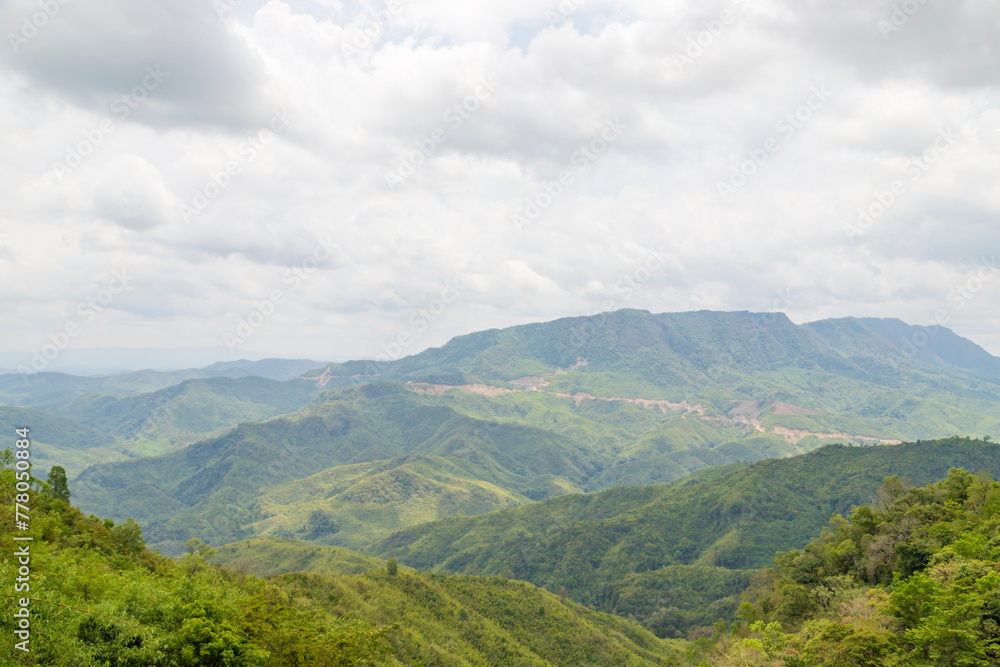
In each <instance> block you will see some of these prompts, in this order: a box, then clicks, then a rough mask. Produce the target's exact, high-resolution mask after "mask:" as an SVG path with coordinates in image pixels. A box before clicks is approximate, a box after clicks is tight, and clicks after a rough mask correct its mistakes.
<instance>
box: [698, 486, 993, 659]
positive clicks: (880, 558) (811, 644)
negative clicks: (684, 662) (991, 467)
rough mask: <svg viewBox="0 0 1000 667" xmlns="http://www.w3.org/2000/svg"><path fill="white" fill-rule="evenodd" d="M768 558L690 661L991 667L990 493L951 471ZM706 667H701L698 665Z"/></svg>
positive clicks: (891, 489)
mask: <svg viewBox="0 0 1000 667" xmlns="http://www.w3.org/2000/svg"><path fill="white" fill-rule="evenodd" d="M879 501H880V502H879V503H878V504H877V505H874V506H871V507H867V506H866V507H859V508H857V509H855V510H854V512H853V513H852V514H851V516H850V521H848V520H846V519H844V518H843V517H841V516H839V515H838V516H834V518H833V521H831V523H830V525H829V526H828V527H827V528H826V529H825V530H824V531H823V535H822V536H821V537H819V538H817V539H815V540H813V541H811V542H810V543H809V544H808V545H805V547H804V548H803V549H802V550H801V551H799V550H796V551H790V552H786V553H781V554H778V555H777V556H776V557H775V559H774V563H773V565H772V566H771V567H770V568H768V569H767V570H766V571H765V572H764V573H763V574H762V576H760V577H758V578H757V579H756V580H755V583H754V585H753V587H752V588H751V589H750V590H749V591H747V593H746V596H745V601H744V604H743V605H742V608H741V611H740V616H741V618H742V620H743V621H744V622H742V623H738V624H735V625H734V626H733V628H732V630H731V632H729V633H725V634H723V633H721V632H719V633H717V634H716V636H715V638H714V642H713V643H712V645H711V646H705V647H702V648H703V649H704V650H700V651H698V652H697V653H699V654H700V655H692V656H691V658H692V660H699V659H705V660H706V662H707V663H708V664H719V665H723V664H725V665H733V664H743V665H747V664H757V665H764V664H769V665H770V664H774V665H777V664H784V665H801V666H802V667H821V666H825V665H880V666H881V665H889V666H893V665H900V666H901V665H941V666H942V667H943V666H946V665H948V666H951V665H997V664H1000V650H998V648H1000V624H998V620H1000V615H998V610H1000V576H998V574H997V571H998V569H1000V549H998V547H997V543H998V540H1000V535H998V533H997V516H998V512H1000V484H997V483H996V482H994V481H993V480H992V479H991V478H990V476H989V475H986V474H977V475H972V474H971V473H970V472H967V471H964V470H959V469H952V470H951V471H949V473H948V476H947V478H946V479H944V480H943V481H941V482H938V483H936V484H931V485H928V486H926V487H923V488H907V485H905V484H904V483H902V482H901V481H900V480H899V479H898V478H895V477H892V478H889V479H887V480H886V482H885V484H884V486H883V487H882V489H881V493H880V495H879ZM702 664H706V663H702Z"/></svg>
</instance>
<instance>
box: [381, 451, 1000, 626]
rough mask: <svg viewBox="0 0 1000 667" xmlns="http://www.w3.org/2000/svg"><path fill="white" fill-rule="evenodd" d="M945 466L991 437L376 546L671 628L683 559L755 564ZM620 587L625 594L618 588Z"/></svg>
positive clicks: (726, 478)
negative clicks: (887, 485) (885, 488)
mask: <svg viewBox="0 0 1000 667" xmlns="http://www.w3.org/2000/svg"><path fill="white" fill-rule="evenodd" d="M950 467H963V468H966V469H970V470H987V471H990V470H995V471H1000V445H997V444H994V443H990V442H983V441H974V440H967V439H950V440H942V441H936V442H921V443H914V444H907V445H900V446H891V447H861V448H859V447H844V446H839V445H831V446H828V447H824V448H822V449H819V450H817V451H815V452H812V453H810V454H805V455H802V456H797V457H793V458H789V459H779V460H768V461H762V462H759V463H755V464H750V465H745V466H736V467H733V468H723V469H709V470H707V471H705V472H704V473H699V474H696V475H694V476H693V477H691V478H689V479H685V480H682V481H680V482H677V483H674V484H672V485H664V486H652V487H633V488H619V489H612V490H609V491H604V492H601V493H597V494H593V495H570V496H561V497H558V498H552V499H549V500H546V501H544V502H541V503H536V504H532V505H527V506H524V507H519V508H516V509H512V510H503V511H499V512H493V513H490V514H486V515H481V516H475V517H467V518H460V519H446V520H442V521H437V522H433V523H429V524H423V525H420V526H416V527H413V528H410V529H407V530H404V531H401V532H399V533H397V534H395V535H393V536H392V537H390V538H389V539H387V540H385V541H384V542H383V543H382V544H380V545H379V546H378V547H377V548H376V549H375V553H376V554H377V555H379V556H382V557H390V556H391V557H396V558H399V560H400V562H402V563H405V564H407V565H410V566H412V567H416V568H420V569H434V570H449V571H454V572H464V573H470V572H475V573H478V574H490V575H502V576H508V577H513V578H517V579H523V580H525V581H530V582H532V583H535V584H537V585H539V586H543V587H546V588H548V589H550V590H554V589H559V588H561V587H565V588H566V590H567V592H568V594H569V595H570V596H571V597H572V598H573V599H575V600H577V601H579V602H582V603H584V604H592V605H596V606H597V608H598V609H601V610H603V611H610V612H614V613H619V614H624V615H628V614H635V615H636V616H637V617H638V618H640V620H642V621H643V622H644V623H646V624H648V625H649V626H650V627H655V628H656V629H657V631H658V632H661V633H662V634H667V635H671V634H675V633H678V632H681V631H683V630H684V629H685V627H684V626H683V621H684V619H683V616H684V612H688V611H691V608H690V607H689V608H687V609H685V608H682V607H681V605H680V604H678V603H683V602H684V595H677V594H675V593H674V591H675V590H676V589H677V588H678V585H679V582H683V581H684V579H685V577H686V575H685V572H686V570H685V569H684V568H686V567H691V566H694V567H696V568H712V567H717V568H718V567H721V568H725V569H727V570H732V571H734V572H736V573H737V574H738V573H739V571H742V570H746V569H748V568H751V569H752V568H758V567H761V566H763V565H765V564H767V563H768V562H770V560H771V558H772V557H773V556H774V553H775V552H776V551H784V550H788V549H791V548H797V547H801V546H802V545H804V544H805V543H806V542H807V541H808V540H809V538H810V537H813V536H815V535H817V534H818V533H819V530H820V528H822V526H823V525H824V524H825V523H826V521H827V519H828V518H829V516H830V514H831V513H832V512H840V513H846V512H848V511H849V510H850V508H851V507H852V506H854V505H861V504H865V503H868V502H870V501H871V500H872V499H873V498H874V494H875V493H876V491H877V490H878V488H879V487H880V485H881V482H882V480H883V479H884V478H885V477H887V476H889V475H899V476H900V477H905V478H907V479H909V480H910V481H912V482H913V483H916V484H923V483H927V482H928V481H930V480H934V479H938V478H940V477H942V476H944V475H945V474H947V471H948V469H949V468H950ZM707 574H709V575H710V574H711V573H710V572H709V573H707ZM705 575H706V572H705V571H704V570H694V571H692V572H691V576H692V577H695V576H701V577H703V578H704V577H705ZM709 579H710V580H717V577H715V578H713V577H711V576H710V577H709ZM744 583H745V580H744ZM711 585H712V586H715V585H716V584H711ZM627 590H631V591H632V593H630V594H629V595H631V598H630V597H629V595H624V597H623V594H624V593H625V591H627ZM718 590H720V591H722V592H725V591H726V590H729V591H732V587H730V588H728V589H727V588H726V587H725V586H723V587H721V588H719V589H718ZM636 591H639V592H641V595H637V594H636ZM709 592H711V591H709ZM713 594H714V593H713ZM730 594H731V593H730ZM685 595H687V594H685ZM688 597H689V598H690V595H689V596H688ZM712 601H713V600H712V599H711V596H708V597H706V598H704V599H699V600H698V601H697V602H698V604H697V605H696V606H697V607H700V608H702V609H704V608H706V607H708V605H709V603H711V602H712ZM735 604H736V599H735V598H732V599H730V600H729V607H728V608H720V609H717V611H721V612H724V613H722V614H720V615H722V616H725V615H731V614H732V613H733V612H734V611H735ZM661 607H663V608H667V609H669V608H670V607H677V611H676V613H675V616H676V618H675V619H674V621H675V623H674V624H673V625H671V624H670V623H669V622H668V621H669V620H670V619H664V618H658V617H657V612H658V610H659V609H660V608H661ZM700 620H701V621H702V622H705V621H707V622H708V623H710V622H712V621H714V620H715V619H712V618H702V619H700ZM679 622H680V623H681V624H678V623H679ZM706 624H707V623H706Z"/></svg>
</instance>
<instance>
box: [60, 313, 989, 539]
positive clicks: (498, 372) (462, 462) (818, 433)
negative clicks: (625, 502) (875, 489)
mask: <svg viewBox="0 0 1000 667" xmlns="http://www.w3.org/2000/svg"><path fill="white" fill-rule="evenodd" d="M874 322H875V323H874V324H873V323H872V322H869V321H861V320H857V321H828V322H827V323H825V324H824V323H814V324H811V325H800V326H797V325H795V324H793V323H791V322H790V321H789V320H788V319H787V318H785V317H784V316H782V315H779V314H759V313H758V314H753V313H713V312H698V313H669V314H661V315H652V314H650V313H647V312H642V311H631V310H624V311H618V312H615V313H607V314H604V315H600V316H594V317H590V318H567V319H563V320H556V321H554V322H548V323H542V324H535V325H525V326H520V327H512V328H510V329H505V330H502V331H496V330H494V331H486V332H480V333H477V334H472V335H469V336H463V337H459V338H456V339H454V340H453V341H451V342H450V343H448V344H447V345H445V346H444V347H442V348H438V349H431V350H427V351H425V352H422V353H421V354H418V355H414V356H413V357H407V358H405V359H401V360H399V361H395V362H387V363H382V364H375V363H374V362H349V363H347V364H335V365H330V366H328V367H327V368H325V369H321V370H319V371H313V372H311V373H309V374H307V377H306V378H303V379H301V380H297V381H294V382H292V383H285V384H284V385H282V387H288V386H292V385H295V383H301V385H298V386H299V387H300V388H301V387H302V386H303V385H306V386H310V385H311V383H313V382H314V383H315V384H317V385H323V386H325V387H326V389H327V392H326V393H324V394H323V395H322V396H320V397H319V398H318V399H317V400H316V401H315V402H314V403H313V404H312V405H310V406H308V407H305V408H303V409H302V410H300V411H299V412H297V413H295V414H294V415H290V416H288V417H287V418H286V419H285V420H283V421H280V422H266V423H263V424H243V425H241V426H240V427H239V428H237V429H235V430H233V431H231V432H228V433H224V434H221V435H218V437H213V438H209V439H207V440H205V441H203V442H200V443H197V444H196V445H194V446H192V447H190V448H189V450H188V451H185V452H184V453H175V454H171V455H170V456H166V457H164V458H157V459H150V460H148V461H131V462H122V463H117V464H113V465H103V466H101V467H98V468H94V469H91V470H88V471H86V472H85V473H84V474H83V475H81V476H80V478H79V479H78V480H76V481H75V482H74V484H77V485H80V486H81V492H80V495H79V498H80V500H81V503H82V504H83V506H84V507H85V508H86V509H87V510H88V511H93V512H97V513H100V514H102V515H106V516H111V517H113V518H115V519H122V518H125V517H128V516H134V517H135V518H136V519H137V520H139V521H140V522H142V523H143V525H145V526H146V527H147V529H148V534H149V536H150V539H151V541H152V543H154V544H156V545H157V546H159V547H160V548H163V549H165V550H168V551H170V552H176V551H177V550H178V549H179V548H180V545H181V544H183V542H184V541H185V540H186V539H188V538H189V537H191V536H194V535H201V536H203V537H205V538H206V539H209V540H211V541H212V542H213V543H216V544H219V543H223V542H227V541H231V540H236V539H243V538H247V537H253V536H258V537H260V536H267V537H295V538H300V539H301V538H304V539H310V540H314V541H317V542H320V543H324V544H332V545H337V546H344V547H350V548H355V549H365V548H368V547H370V546H371V545H372V544H374V543H375V542H377V541H378V540H379V539H382V538H383V537H385V536H387V535H388V534H390V533H391V532H393V531H396V530H400V529H403V528H406V527H408V526H411V525H415V524H419V523H421V522H426V521H431V520H436V519H440V518H445V517H449V516H462V515H475V514H481V513H484V512H488V511H492V510H496V509H502V508H509V507H512V506H515V505H519V504H524V503H527V502H530V501H538V500H542V499H545V498H548V497H552V496H555V495H559V494H564V493H575V492H580V491H585V492H592V491H599V490H603V489H607V488H612V487H617V486H630V485H643V484H652V483H662V482H670V481H674V480H677V479H681V478H683V477H685V476H686V475H689V474H691V473H692V472H695V471H697V470H700V469H702V468H705V467H706V466H713V465H724V464H727V463H733V462H741V461H759V460H761V459H764V458H768V457H786V456H793V455H797V454H802V453H804V452H808V451H811V450H813V449H815V448H817V447H819V446H821V445H822V444H824V443H829V442H852V441H853V442H856V443H865V444H875V443H898V442H901V441H902V440H904V439H922V438H928V437H944V436H947V435H950V434H953V433H959V434H971V433H996V432H1000V383H998V382H995V381H992V380H990V379H988V378H986V377H979V376H977V375H975V374H972V373H970V372H966V371H967V370H968V369H963V367H961V364H966V363H968V362H969V359H973V358H979V357H976V354H973V353H972V352H969V350H970V349H971V348H970V347H969V346H972V344H971V343H968V341H966V343H967V344H965V343H963V344H962V345H960V346H959V347H961V349H962V350H964V352H963V353H962V355H965V356H962V355H958V356H956V355H955V354H952V355H951V356H948V353H947V349H946V348H947V347H948V346H944V345H943V343H942V345H938V343H937V342H935V345H936V346H937V347H934V348H933V349H934V350H936V352H935V354H936V355H937V357H936V358H938V359H940V360H941V362H940V363H939V364H937V365H933V364H929V363H923V362H921V361H917V360H914V359H909V358H907V356H906V355H904V354H903V353H902V351H901V349H900V348H899V346H896V345H894V344H893V343H892V342H891V338H892V336H895V335H896V333H898V332H896V330H895V329H892V327H890V326H889V325H885V323H882V325H878V326H876V325H877V324H878V321H874ZM879 326H881V329H880V328H879ZM887 332H889V333H887ZM892 332H896V333H892ZM953 338H957V337H953ZM934 340H935V341H944V342H947V341H948V340H951V343H954V342H955V341H954V340H952V339H949V338H948V336H946V335H945V334H944V333H940V332H939V334H938V335H937V336H936V337H935V339H934ZM951 343H949V345H951ZM926 347H931V346H930V345H928V346H926ZM972 347H974V346H972ZM976 349H978V348H976ZM980 352H981V355H980V356H982V355H986V353H985V352H982V351H981V350H980ZM966 353H968V354H966ZM977 354H978V353H977ZM969 355H971V356H969ZM986 357H989V355H986ZM989 358H991V359H992V357H989ZM948 359H951V361H947V360H948ZM946 363H947V364H950V365H949V366H948V367H947V368H945V367H944V366H943V365H945V364H946ZM307 380H308V381H307ZM215 382H216V383H217V384H218V381H215ZM229 382H237V383H238V382H245V383H247V384H254V383H257V384H259V383H263V382H265V381H263V380H240V381H229ZM208 385H209V381H200V384H199V383H188V384H186V385H180V386H178V387H174V388H171V389H169V390H165V391H166V393H167V394H170V393H171V392H177V393H178V395H179V396H184V398H183V399H181V398H178V399H176V400H178V401H181V400H186V401H188V403H187V404H186V405H188V406H189V411H188V414H189V415H192V414H197V413H198V412H199V411H203V412H204V411H208V412H209V413H210V415H209V416H214V418H215V419H216V420H215V421H214V422H210V423H208V422H206V423H207V424H208V425H215V426H217V425H220V424H224V423H226V420H227V419H228V420H230V423H231V422H232V421H234V420H235V418H237V417H239V415H241V414H244V413H242V412H240V411H241V410H250V409H251V408H257V407H259V406H258V405H256V404H255V403H254V401H256V400H258V399H256V398H255V397H253V396H249V397H248V398H246V400H242V399H241V400H236V401H234V397H233V396H232V395H229V394H224V393H222V392H219V391H216V390H214V389H213V391H214V392H215V393H214V394H212V395H211V396H208V397H205V396H201V395H199V394H198V393H197V392H194V391H193V390H191V394H190V395H188V394H185V393H184V392H185V391H188V389H186V388H192V387H207V386H208ZM338 385H345V386H343V387H341V388H339V389H337V388H336V387H337V386H338ZM346 385H357V386H354V387H348V386H346ZM331 388H332V389H331ZM302 391H303V392H305V391H306V390H304V389H303V390H302ZM262 393H265V394H267V396H268V397H269V396H270V395H271V393H272V392H262ZM220 394H221V398H217V396H219V395H220ZM299 398H301V397H299ZM155 400H160V399H154V398H153V397H142V396H140V397H131V398H127V399H117V400H115V401H110V400H108V399H103V398H102V399H97V398H85V399H77V401H76V402H74V403H72V404H71V408H73V410H74V411H73V412H72V413H71V414H73V415H74V416H76V417H77V418H80V419H89V420H92V423H95V424H97V423H100V424H101V425H102V426H103V428H106V429H109V430H111V431H114V432H120V433H123V434H128V433H134V432H135V430H136V429H137V428H140V427H141V424H142V421H141V420H140V419H133V418H132V410H133V408H134V406H140V407H141V406H142V405H151V404H155ZM172 400H173V399H172ZM91 401H93V402H94V404H95V405H96V404H100V405H101V406H102V409H101V410H96V411H94V414H93V415H92V416H87V413H88V407H87V406H88V405H90V404H91ZM231 401H234V402H231ZM213 402H217V403H218V406H219V407H213V406H214V405H216V403H213ZM293 403H294V402H293V401H292V402H287V403H284V404H282V405H281V406H280V407H276V408H275V409H274V410H273V411H272V412H271V413H269V414H277V413H279V412H281V411H283V410H285V409H286V408H288V407H290V406H291V405H292V404H293ZM247 404H252V405H250V406H248V405H247ZM136 409H138V408H136ZM213 410H214V412H213ZM146 412H148V410H146ZM139 414H140V415H141V414H145V412H143V410H139ZM264 414H268V413H264ZM258 418H259V417H258ZM97 420H102V421H100V422H98V421H97ZM116 420H117V421H116ZM188 421H190V422H195V423H196V420H194V419H188ZM201 427H207V426H205V425H203V426H201ZM171 428H174V434H175V435H176V433H177V432H178V431H180V432H181V435H182V436H183V437H186V438H187V439H186V440H183V442H184V443H186V442H188V441H190V439H191V438H193V437H194V436H193V434H192V432H191V431H192V430H194V429H189V430H188V431H183V430H181V429H180V427H177V426H172V427H171ZM115 429H118V430H117V431H115ZM130 429H131V430H130ZM176 437H181V436H176ZM163 451H164V449H163V448H162V447H161V448H156V447H150V448H148V449H147V452H148V453H161V452H163ZM272 462H273V463H272ZM306 478H308V479H306ZM314 514H315V517H317V519H316V521H321V522H322V526H323V527H322V529H317V528H316V526H315V525H314V524H313V523H310V522H311V518H310V517H313V516H314Z"/></svg>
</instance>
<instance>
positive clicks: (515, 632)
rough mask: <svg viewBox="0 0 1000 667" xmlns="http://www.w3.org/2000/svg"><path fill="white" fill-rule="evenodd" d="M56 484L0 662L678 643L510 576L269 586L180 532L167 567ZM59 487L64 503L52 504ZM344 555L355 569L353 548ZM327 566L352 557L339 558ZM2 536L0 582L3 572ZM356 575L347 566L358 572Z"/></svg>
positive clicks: (225, 659) (126, 526)
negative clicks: (19, 639)
mask: <svg viewBox="0 0 1000 667" xmlns="http://www.w3.org/2000/svg"><path fill="white" fill-rule="evenodd" d="M0 463H2V464H3V465H2V468H3V469H2V470H0V528H2V533H3V535H4V536H5V538H6V536H9V535H11V534H12V533H14V530H15V525H14V499H15V493H16V489H15V477H14V475H15V472H14V471H13V470H12V469H11V465H10V464H11V463H12V458H11V455H10V451H9V450H8V451H6V452H4V453H3V457H2V461H0ZM64 480H65V478H64V477H62V478H59V477H58V476H56V477H55V478H54V479H50V482H51V483H40V482H38V481H37V480H32V484H31V487H32V488H31V490H30V491H29V495H30V497H31V500H30V504H31V514H30V516H31V519H30V526H31V528H30V531H29V532H20V533H18V534H20V535H21V536H31V537H33V538H34V540H33V541H32V542H31V543H30V569H31V575H30V579H29V584H30V590H27V591H23V592H22V593H21V595H24V596H27V597H29V598H30V602H29V604H28V609H29V610H30V617H29V618H30V628H31V637H30V640H31V643H30V645H29V647H30V649H31V651H30V652H29V653H27V654H24V655H18V654H16V653H10V652H7V651H6V649H5V651H4V652H3V654H2V655H0V664H4V665H7V664H10V665H14V664H17V665H45V666H46V667H56V666H65V667H84V666H88V665H95V666H96V665H133V666H136V667H139V666H147V665H149V666H153V665H163V666H165V667H166V666H170V667H173V666H188V665H190V666H194V665H205V666H213V667H215V666H226V667H229V666H232V667H237V666H240V667H242V666H245V665H261V666H263V665H279V666H280V665H296V666H305V665H365V664H370V665H376V664H379V665H454V666H456V667H457V666H459V665H585V664H592V665H634V666H637V667H638V666H642V665H659V664H663V663H664V662H665V661H671V662H673V661H676V659H677V658H678V656H679V655H680V651H679V650H678V647H677V646H675V645H672V644H670V643H668V642H664V641H662V640H659V639H657V638H656V637H655V636H653V635H652V634H651V633H649V632H648V631H646V630H644V629H643V628H642V627H640V626H639V625H638V624H635V623H632V622H629V621H625V620H623V619H620V618H617V617H614V616H609V615H607V614H602V613H599V612H594V611H592V610H589V609H587V608H585V607H581V606H579V605H577V604H575V603H573V602H571V601H569V600H567V599H565V598H560V597H558V596H556V595H553V594H551V593H548V592H546V591H543V590H541V589H538V588H535V587H534V586H531V585H530V584H526V583H522V582H511V581H507V580H505V579H500V578H483V577H443V576H440V575H432V574H429V573H424V574H420V573H415V572H413V571H410V570H408V569H406V568H399V567H397V566H396V564H395V562H394V561H388V562H377V561H372V562H371V564H373V565H376V566H377V567H376V568H375V569H368V570H367V571H365V572H364V573H361V574H353V575H345V574H341V575H337V574H308V573H296V574H286V575H282V576H279V577H275V578H273V579H270V580H266V579H261V578H258V577H255V576H252V575H247V574H244V573H243V572H239V571H236V570H240V569H246V568H241V567H240V566H239V565H238V564H237V567H235V568H234V570H227V569H220V568H217V567H213V566H211V565H210V564H209V562H208V559H210V558H212V557H213V553H212V549H211V548H209V547H207V546H206V545H204V544H203V543H201V542H200V540H192V541H191V543H190V544H189V545H188V551H189V553H188V554H187V555H185V556H184V557H183V558H181V559H179V560H174V559H169V558H165V557H162V556H160V555H158V554H155V553H152V552H150V551H149V550H148V549H146V547H145V543H144V540H143V538H142V532H141V529H140V528H139V526H138V525H137V524H136V523H135V522H133V521H131V520H129V521H126V522H124V523H120V524H117V525H116V524H115V523H113V522H112V521H110V520H103V521H102V520H100V519H98V518H96V517H93V516H91V517H87V516H85V515H84V514H83V513H81V512H80V511H79V510H78V509H77V508H75V507H72V506H71V505H70V504H69V503H68V502H67V501H66V500H65V497H66V496H67V495H68V493H67V488H66V486H65V482H64ZM60 496H62V497H60ZM359 559H360V560H358V561H357V562H359V563H363V559H364V557H359ZM339 560H340V561H341V562H346V561H347V560H351V557H350V555H349V554H343V553H342V554H340V556H339ZM18 567H19V565H18V560H17V557H15V555H14V546H13V543H12V542H11V541H10V540H8V539H4V541H3V543H2V544H0V578H2V579H3V580H4V581H13V580H14V577H15V576H16V575H17V568H18ZM359 569H360V568H359ZM17 598H18V596H15V595H13V594H11V593H4V594H3V595H2V596H0V632H2V633H3V635H4V636H6V637H8V641H11V639H10V638H12V637H14V635H13V631H14V630H15V629H16V628H17V623H18V619H16V618H15V617H14V614H15V611H16V610H17V609H18V607H19V600H18V599H17Z"/></svg>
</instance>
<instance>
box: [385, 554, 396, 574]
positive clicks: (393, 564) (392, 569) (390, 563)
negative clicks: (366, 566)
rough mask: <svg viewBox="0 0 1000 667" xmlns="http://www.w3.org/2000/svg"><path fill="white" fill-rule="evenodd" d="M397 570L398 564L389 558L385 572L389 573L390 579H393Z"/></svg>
mask: <svg viewBox="0 0 1000 667" xmlns="http://www.w3.org/2000/svg"><path fill="white" fill-rule="evenodd" d="M398 570H399V564H398V563H397V562H396V559H395V558H390V559H389V560H388V562H386V564H385V571H386V572H388V573H389V576H390V577H395V576H396V572H397V571H398Z"/></svg>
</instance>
